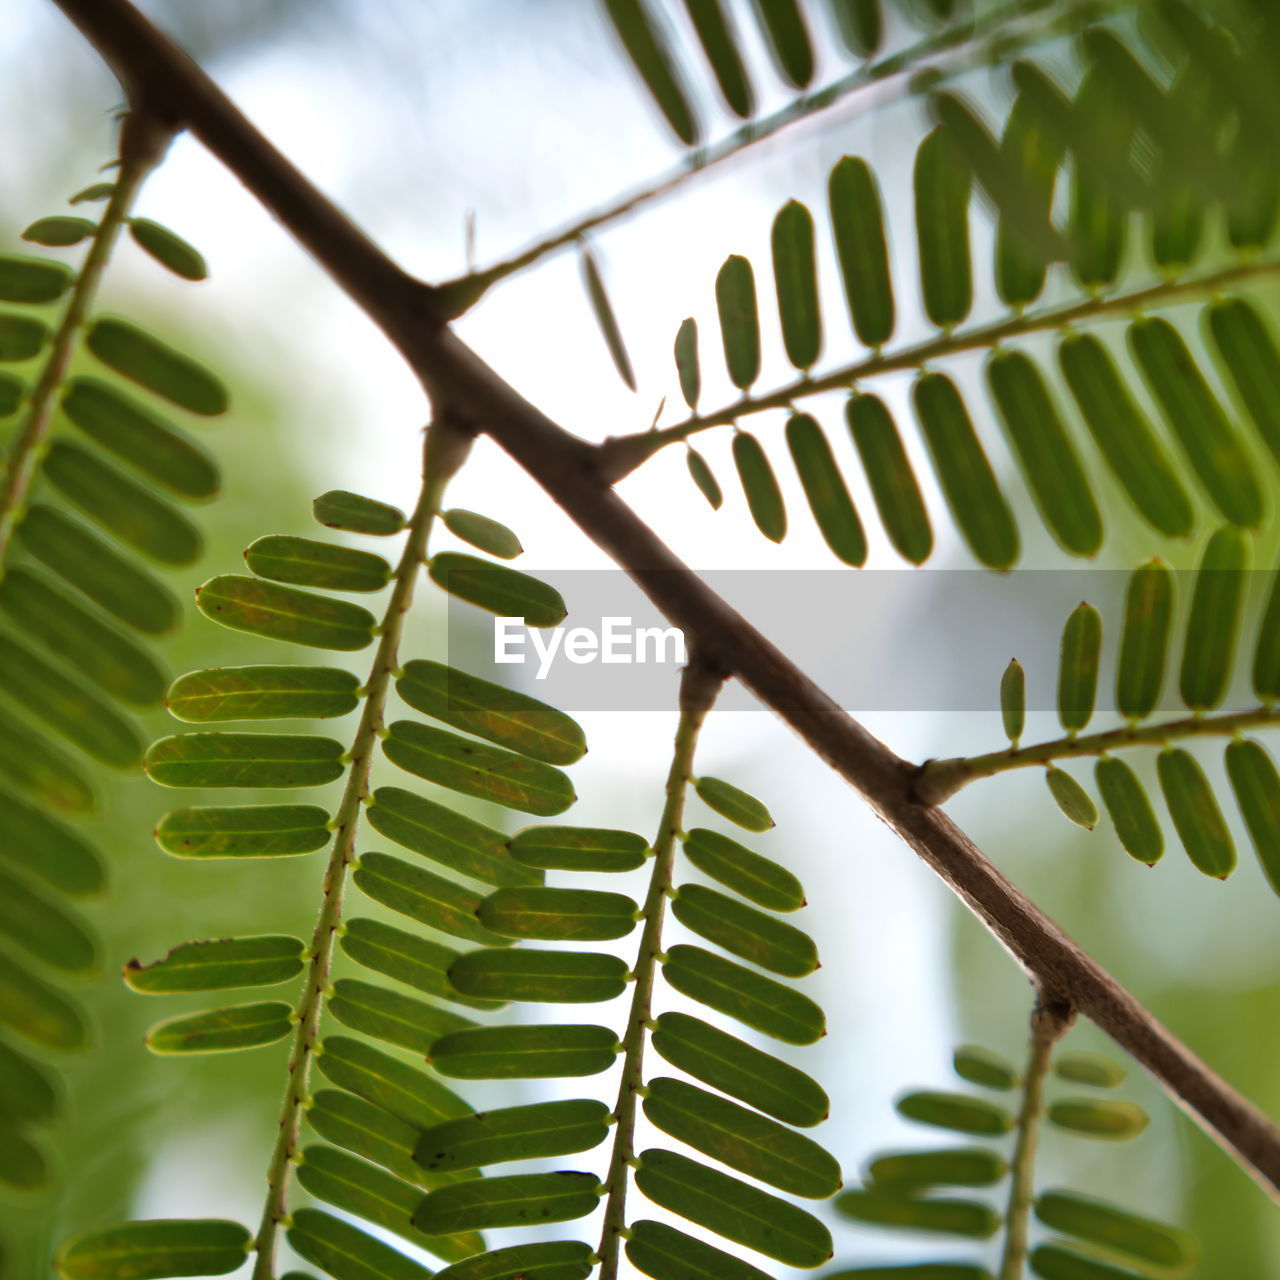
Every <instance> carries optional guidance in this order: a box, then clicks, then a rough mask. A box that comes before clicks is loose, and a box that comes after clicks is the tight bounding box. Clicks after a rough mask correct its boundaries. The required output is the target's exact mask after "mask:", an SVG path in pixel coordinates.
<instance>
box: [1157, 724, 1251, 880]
mask: <svg viewBox="0 0 1280 1280" xmlns="http://www.w3.org/2000/svg"><path fill="white" fill-rule="evenodd" d="M1156 770H1157V773H1158V775H1159V778H1160V790H1161V791H1163V792H1164V800H1165V804H1167V805H1168V806H1169V816H1170V817H1171V818H1172V819H1173V825H1174V827H1175V828H1176V830H1177V832H1178V839H1180V840H1181V841H1182V847H1183V848H1184V849H1186V851H1187V856H1188V857H1189V858H1190V859H1191V861H1192V864H1193V865H1194V866H1195V868H1196V869H1197V870H1198V871H1201V872H1203V873H1204V874H1205V875H1207V876H1216V877H1217V878H1218V879H1219V880H1225V879H1226V878H1227V876H1229V875H1230V874H1231V873H1232V872H1233V871H1234V870H1235V867H1236V847H1235V842H1234V841H1233V840H1232V838H1231V832H1230V830H1229V829H1228V827H1227V823H1226V819H1225V818H1224V817H1223V816H1222V810H1221V809H1220V808H1219V807H1218V802H1217V800H1216V799H1215V798H1214V794H1213V788H1212V786H1210V784H1209V779H1208V778H1206V777H1205V776H1204V770H1203V769H1201V768H1200V766H1199V764H1197V762H1196V759H1195V757H1194V756H1193V755H1191V753H1190V752H1189V751H1185V750H1183V748H1181V747H1166V748H1165V749H1164V750H1163V751H1161V752H1160V754H1159V755H1158V756H1156Z"/></svg>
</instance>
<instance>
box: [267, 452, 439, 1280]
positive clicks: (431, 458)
mask: <svg viewBox="0 0 1280 1280" xmlns="http://www.w3.org/2000/svg"><path fill="white" fill-rule="evenodd" d="M433 434H435V435H436V439H435V440H433V438H432V437H433ZM441 434H443V433H439V432H437V431H436V428H434V427H432V428H430V429H428V431H427V437H426V444H425V447H424V451H423V481H422V489H421V492H420V494H419V497H418V503H417V506H416V507H415V509H414V512H413V515H412V516H411V517H410V520H409V526H408V537H407V538H406V540H405V544H404V551H403V553H402V554H401V556H400V560H399V563H398V564H397V565H396V569H395V573H394V576H393V582H394V585H393V587H392V590H391V598H390V599H389V600H388V601H387V610H386V613H385V615H384V616H383V620H382V626H381V635H380V638H379V640H378V647H377V649H376V650H375V651H374V655H373V662H372V664H371V666H370V669H369V679H368V681H367V682H366V684H365V692H364V709H363V711H362V712H361V713H360V723H359V725H358V726H357V727H356V733H355V737H354V739H353V741H352V744H351V751H350V754H349V757H348V759H349V764H348V772H347V781H346V785H345V787H344V788H343V792H342V799H341V801H340V803H339V805H338V810H337V813H336V814H335V815H334V818H333V823H332V826H333V829H334V831H335V835H334V841H333V848H332V849H331V850H330V852H329V859H328V863H327V864H326V866H325V870H324V879H323V880H322V882H321V891H322V894H323V898H322V901H321V906H320V914H319V917H318V919H317V920H316V927H315V931H314V932H313V933H312V936H311V946H310V957H311V959H310V963H309V964H308V966H307V974H306V978H305V980H304V983H303V988H302V993H301V995H300V996H299V998H298V1007H297V1010H296V1011H295V1015H294V1016H295V1024H296V1025H295V1029H294V1036H293V1045H292V1048H291V1050H290V1053H289V1066H288V1072H289V1084H288V1088H287V1090H286V1093H285V1098H284V1103H283V1105H282V1108H281V1112H280V1125H279V1132H278V1133H277V1135H276V1142H275V1146H274V1148H273V1149H272V1152H271V1159H270V1162H269V1164H268V1166H267V1197H266V1203H265V1205H264V1206H263V1210H262V1221H261V1224H260V1225H259V1227H258V1234H257V1236H256V1237H255V1239H254V1251H255V1254H256V1257H255V1260H254V1264H253V1280H273V1277H274V1276H275V1245H276V1236H277V1234H278V1232H279V1229H280V1224H281V1223H282V1222H284V1221H285V1220H286V1218H287V1216H288V1204H287V1197H288V1191H289V1182H290V1175H291V1171H292V1167H293V1160H294V1157H295V1155H296V1153H297V1149H298V1134H299V1130H300V1128H301V1124H302V1111H303V1108H304V1106H305V1104H306V1101H307V1097H308V1092H309V1086H310V1077H311V1064H312V1062H313V1060H314V1058H315V1054H316V1045H317V1036H318V1032H319V1027H320V1015H321V1014H322V1013H323V1011H324V1003H325V996H326V993H327V991H328V989H329V971H330V969H331V967H332V964H333V947H334V942H335V939H336V938H337V936H338V929H339V926H340V925H341V923H342V900H343V894H344V891H345V889H346V879H347V868H348V867H349V866H350V864H351V861H352V859H353V857H354V855H355V845H356V836H357V833H358V828H359V823H360V810H361V806H362V805H363V804H364V803H365V801H366V799H367V798H368V792H369V771H370V769H371V768H372V765H373V758H374V753H375V750H376V748H377V745H378V737H379V731H380V730H381V729H382V723H383V712H384V708H385V706H386V701H387V690H388V687H389V685H390V682H391V678H392V676H393V675H394V674H395V671H396V669H397V666H398V650H399V646H400V637H401V634H402V633H403V630H404V620H405V616H406V615H407V614H408V612H409V606H410V605H411V604H412V602H413V593H414V587H415V586H416V584H417V579H418V570H419V567H420V566H421V564H422V562H423V559H424V558H425V554H426V546H427V538H428V536H429V534H430V531H431V524H432V520H433V518H434V517H435V515H436V512H437V510H438V509H439V499H440V494H441V491H442V489H443V487H444V484H445V483H446V482H447V480H448V478H449V474H450V473H451V471H450V466H449V465H448V464H447V463H446V464H445V465H441V463H440V452H441V451H440V449H439V447H438V441H439V438H440V435H441Z"/></svg>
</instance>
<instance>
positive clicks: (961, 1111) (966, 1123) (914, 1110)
mask: <svg viewBox="0 0 1280 1280" xmlns="http://www.w3.org/2000/svg"><path fill="white" fill-rule="evenodd" d="M894 1107H895V1108H896V1110H897V1112H898V1114H899V1115H901V1116H904V1117H905V1118H906V1119H908V1120H915V1121H917V1122H918V1123H920V1124H929V1125H933V1126H934V1127H935V1128H938V1129H950V1130H952V1131H953V1132H955V1133H972V1134H976V1135H978V1136H979V1137H984V1138H998V1137H1000V1136H1001V1135H1002V1134H1006V1133H1008V1132H1009V1131H1010V1130H1011V1129H1012V1128H1013V1116H1012V1115H1010V1114H1009V1112H1008V1111H1006V1110H1005V1108H1004V1107H1000V1106H997V1105H996V1104H995V1103H994V1102H988V1101H987V1100H986V1099H985V1098H972V1097H970V1096H969V1095H968V1094H965V1093H939V1092H934V1091H929V1090H921V1091H918V1092H916V1093H907V1094H903V1096H902V1097H901V1098H899V1099H898V1101H897V1102H896V1103H894Z"/></svg>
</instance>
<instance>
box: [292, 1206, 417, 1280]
mask: <svg viewBox="0 0 1280 1280" xmlns="http://www.w3.org/2000/svg"><path fill="white" fill-rule="evenodd" d="M288 1239H289V1243H290V1244H291V1245H292V1246H293V1248H294V1250H295V1251H296V1252H297V1253H298V1255H299V1256H300V1257H303V1258H305V1259H306V1260H307V1261H308V1262H310V1263H312V1264H313V1265H314V1266H317V1267H320V1268H321V1269H322V1270H324V1271H326V1272H328V1273H329V1274H330V1275H339V1276H342V1277H343V1278H344V1280H430V1277H431V1272H430V1271H428V1270H427V1269H426V1268H425V1267H421V1266H419V1265H418V1264H417V1263H416V1262H414V1261H413V1260H412V1259H411V1258H407V1257H405V1255H404V1254H403V1253H401V1252H400V1251H399V1250H398V1249H393V1248H392V1247H391V1246H390V1245H389V1244H383V1242H382V1241H381V1240H377V1239H375V1238H374V1237H373V1236H371V1235H368V1234H366V1233H365V1232H363V1231H361V1230H360V1229H359V1227H354V1226H352V1225H351V1223H349V1222H344V1221H343V1220H342V1219H341V1218H335V1217H334V1216H333V1215H332V1214H328V1213H323V1212H321V1211H320V1210H319V1209H297V1210H295V1211H294V1213H293V1215H292V1218H291V1220H290V1225H289V1233H288Z"/></svg>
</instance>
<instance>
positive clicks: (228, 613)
mask: <svg viewBox="0 0 1280 1280" xmlns="http://www.w3.org/2000/svg"><path fill="white" fill-rule="evenodd" d="M196 605H197V606H198V607H199V609H200V612H201V613H203V614H204V615H205V617H207V618H212V619H213V621H214V622H220V623H222V625H223V626H224V627H230V628H231V629H232V630H233V631H248V632H250V633H251V634H253V635H259V636H268V637H270V638H271V639H273V640H284V641H287V642H288V643H290V644H304V645H309V646H311V647H312V648H316V649H342V650H355V649H363V648H365V647H366V646H367V645H368V644H369V643H370V642H371V641H372V640H373V637H374V631H375V628H376V627H377V619H376V618H375V617H374V616H373V614H371V613H370V612H369V611H368V610H367V609H364V608H362V607H361V606H360V605H358V604H352V603H351V602H350V601H348V600H334V599H331V598H330V597H329V596H320V595H316V594H315V593H314V592H311V591H300V590H298V588H296V587H285V586H280V585H278V584H276V583H274V582H264V581H263V580H262V579H261V578H250V577H248V576H246V575H244V574H238V573H224V574H221V575H220V576H219V577H216V578H210V579H209V581H208V582H206V583H205V584H204V585H203V586H202V587H200V588H198V589H197V591H196Z"/></svg>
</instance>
